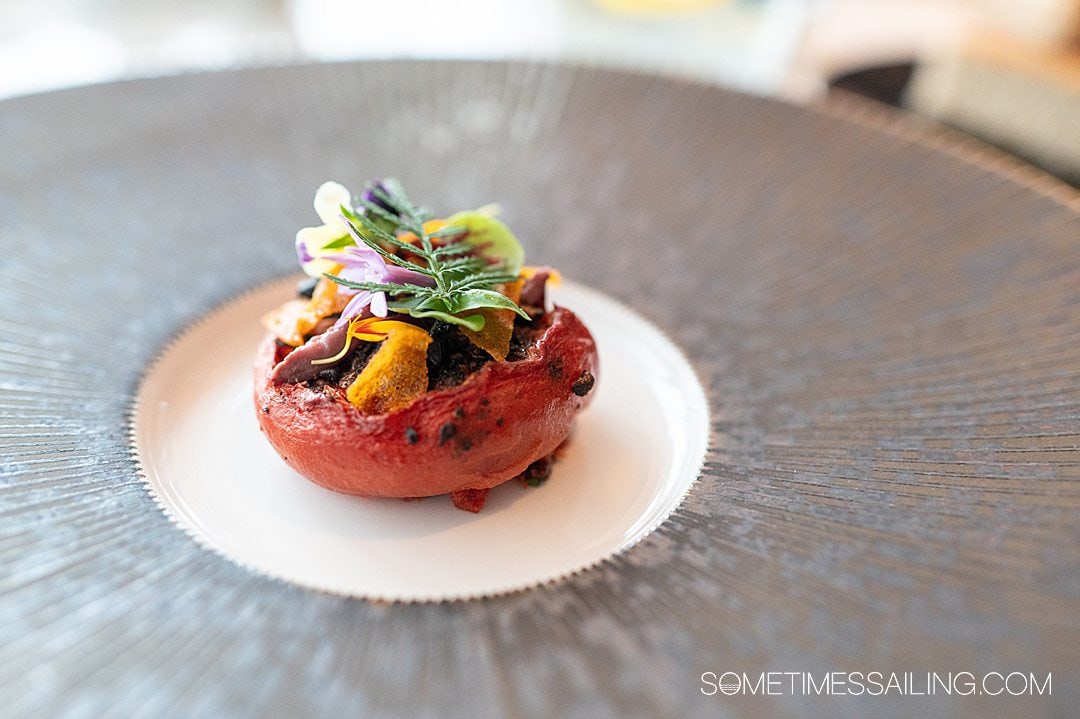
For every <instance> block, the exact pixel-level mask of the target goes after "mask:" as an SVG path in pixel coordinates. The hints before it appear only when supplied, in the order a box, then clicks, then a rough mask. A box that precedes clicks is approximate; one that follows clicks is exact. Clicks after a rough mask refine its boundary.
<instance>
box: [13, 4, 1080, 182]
mask: <svg viewBox="0 0 1080 719" xmlns="http://www.w3.org/2000/svg"><path fill="white" fill-rule="evenodd" d="M387 57H444V58H446V57H468V58H541V59H551V58H557V59H568V60H575V61H586V62H593V63H605V64H615V65H622V66H629V67H634V68H643V69H649V70H655V71H662V72H670V73H676V74H681V75H689V76H694V77H698V78H703V79H707V80H710V81H716V82H720V83H723V84H726V85H729V86H733V87H737V88H740V89H743V90H747V91H750V92H755V93H759V94H766V95H774V96H779V97H784V98H787V99H792V100H795V101H799V102H806V101H813V100H814V99H817V98H821V97H823V96H825V95H826V93H828V92H829V91H830V88H842V89H843V90H847V91H851V92H856V93H859V94H863V95H867V96H870V97H873V98H875V99H876V100H879V101H882V102H886V103H889V104H893V105H898V106H901V107H905V108H908V109H910V110H912V111H914V112H916V113H919V114H921V115H925V116H928V117H930V118H934V119H936V120H940V121H942V122H944V123H946V124H948V125H951V126H953V127H955V128H958V129H961V130H963V131H965V132H967V133H969V134H972V135H975V136H977V137H979V138H981V139H984V140H987V141H989V142H991V143H993V144H995V145H998V146H999V147H1002V148H1004V149H1006V150H1008V151H1010V152H1012V153H1014V154H1016V155H1019V156H1021V157H1023V158H1025V159H1027V160H1029V161H1031V162H1033V163H1034V164H1036V165H1039V166H1040V167H1042V168H1044V169H1046V170H1048V171H1049V172H1051V173H1053V174H1056V175H1057V176H1059V177H1061V178H1063V179H1065V180H1066V181H1068V182H1071V183H1073V184H1074V185H1076V184H1080V0H453V1H452V2H435V1H425V0H390V1H389V2H385V1H383V2H372V1H368V0H352V1H349V0H188V1H186V2H175V3H155V2H146V1H143V0H96V1H95V0H84V1H79V0H33V1H32V0H0V98H6V97H13V96H17V95H22V94H28V93H35V92H42V91H46V90H51V89H57V88H63V87H71V86H76V85H81V84H87V83H98V82H106V81H110V80H114V79H122V78H130V77H147V76H155V75H162V74H174V73H182V72H192V71H199V70H211V69H221V68H230V67H238V66H248V65H273V64H284V63H292V62H310V61H329V60H348V59H360V58H387ZM0 111H2V106H0Z"/></svg>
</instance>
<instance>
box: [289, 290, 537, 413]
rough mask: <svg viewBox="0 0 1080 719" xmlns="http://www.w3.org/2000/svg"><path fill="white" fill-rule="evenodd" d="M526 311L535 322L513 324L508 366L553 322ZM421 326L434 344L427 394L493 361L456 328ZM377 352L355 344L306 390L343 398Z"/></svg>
mask: <svg viewBox="0 0 1080 719" xmlns="http://www.w3.org/2000/svg"><path fill="white" fill-rule="evenodd" d="M524 309H525V310H526V312H528V313H529V315H530V316H532V318H533V321H532V322H527V321H526V320H525V319H523V318H521V317H518V318H517V319H516V320H515V321H514V332H513V334H512V335H511V336H510V351H509V353H508V354H507V357H506V360H507V361H508V362H519V361H521V360H523V359H525V358H526V357H527V356H528V350H529V348H530V347H532V346H533V345H534V344H536V342H537V340H539V339H540V337H541V336H543V334H544V332H546V331H547V329H548V327H549V326H550V318H549V317H548V315H546V314H545V313H544V311H543V309H542V308H539V307H531V306H527V307H525V308H524ZM421 324H422V326H424V327H425V328H427V330H428V332H429V333H430V334H431V344H430V345H428V351H427V369H428V387H427V389H428V392H431V391H434V390H442V389H449V388H451V387H456V386H458V385H459V384H461V383H463V382H464V381H465V380H466V379H467V378H468V377H469V375H471V374H473V373H474V372H476V371H477V370H479V369H480V368H481V367H483V366H484V365H486V364H487V363H488V362H493V361H494V360H493V359H492V357H491V355H489V354H488V353H487V352H485V351H484V350H482V349H480V348H479V347H477V346H476V345H475V344H473V343H472V341H471V340H469V338H468V337H466V336H465V334H464V333H463V332H462V331H461V328H460V327H458V326H457V325H452V324H450V323H448V322H443V321H441V320H434V321H432V320H422V321H421ZM378 349H379V344H378V343H377V342H362V341H354V342H353V343H352V348H351V349H350V350H349V354H347V355H346V356H345V357H344V358H343V359H342V360H341V361H339V362H337V363H335V364H333V365H331V366H328V367H327V368H326V369H324V370H321V371H320V372H319V374H318V375H317V376H316V377H315V378H313V379H310V380H308V381H307V383H306V384H307V386H308V387H310V388H312V389H316V390H320V391H324V392H327V393H331V394H338V395H341V396H342V397H343V396H344V393H345V390H346V389H348V387H349V385H350V384H352V383H353V381H354V380H355V379H356V377H357V375H359V374H360V372H362V371H363V369H364V367H366V366H367V363H368V362H369V361H370V360H371V357H372V356H373V355H374V354H375V352H376V351H377V350H378Z"/></svg>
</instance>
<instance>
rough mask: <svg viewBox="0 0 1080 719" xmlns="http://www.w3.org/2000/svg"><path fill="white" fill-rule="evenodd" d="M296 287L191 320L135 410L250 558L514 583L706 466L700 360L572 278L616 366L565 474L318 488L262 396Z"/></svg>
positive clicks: (156, 446) (320, 581) (565, 300)
mask: <svg viewBox="0 0 1080 719" xmlns="http://www.w3.org/2000/svg"><path fill="white" fill-rule="evenodd" d="M294 287H295V280H293V279H288V280H282V281H280V282H275V283H273V284H271V285H268V286H265V287H263V288H261V289H259V290H257V291H255V292H252V293H250V294H247V295H245V296H243V297H241V298H239V299H237V300H235V301H233V302H232V303H230V304H228V305H226V306H225V307H223V308H221V309H219V310H217V311H216V312H214V313H212V314H211V315H210V316H209V317H207V318H206V319H204V320H203V321H202V322H200V323H198V324H197V325H196V326H195V327H193V328H192V329H191V330H189V331H188V332H187V333H185V334H184V335H183V336H182V337H181V338H180V339H179V340H178V341H177V342H176V343H175V344H173V345H172V346H171V347H170V348H169V349H168V350H167V351H166V352H165V354H164V355H163V356H162V357H161V358H160V359H159V360H158V361H157V362H156V363H155V364H154V366H153V367H152V369H151V370H150V372H149V373H148V375H147V376H146V378H145V379H144V381H143V384H142V387H141V388H140V391H139V393H138V397H137V399H136V404H135V410H134V412H133V418H132V441H133V444H134V449H135V451H136V454H137V456H138V459H139V461H140V463H141V466H142V471H143V474H144V476H145V478H146V481H147V482H148V483H149V485H150V487H151V489H152V490H153V493H154V494H155V495H156V497H157V498H158V500H159V501H160V503H161V504H162V506H163V507H164V509H165V511H166V513H167V514H168V515H169V516H170V517H172V518H173V519H174V520H175V521H176V522H178V523H179V524H180V525H181V526H182V527H183V528H184V529H185V530H187V531H188V532H189V533H190V534H191V535H192V537H194V538H195V540H196V541H198V542H200V543H201V544H203V545H205V546H208V547H210V548H212V549H215V550H217V551H219V552H221V553H222V554H223V555H225V556H226V557H228V558H230V559H232V560H235V561H236V562H238V563H240V564H242V565H244V566H247V567H249V568H251V569H254V570H256V571H259V572H263V573H265V574H269V575H271V576H274V577H278V578H280V579H284V580H287V581H290V582H295V583H296V584H299V585H302V586H305V587H310V588H313V589H319V590H324V591H329V592H334V593H339V594H347V595H352V596H357V597H365V598H370V599H382V600H401V601H438V600H451V599H466V598H474V597H482V596H489V595H495V594H502V593H506V592H512V591H515V590H520V589H525V588H528V587H532V586H535V585H538V584H541V583H544V582H549V581H553V580H557V579H559V578H562V577H566V576H569V575H570V574H573V573H574V572H576V571H579V570H582V569H585V568H587V567H590V566H592V565H594V564H596V563H598V562H600V561H602V560H604V559H606V558H608V557H611V556H612V555H614V554H615V553H617V552H619V551H621V550H623V549H626V548H627V547H629V546H631V545H633V544H634V543H635V542H637V541H638V540H640V539H641V538H642V537H644V536H645V535H647V534H648V533H649V532H651V531H652V530H653V529H654V528H656V526H658V525H659V524H660V522H662V521H663V520H664V518H665V517H667V516H668V514H670V513H671V511H672V510H673V509H675V507H676V506H677V505H678V504H679V502H680V500H681V499H682V497H683V496H684V495H685V493H686V491H687V490H688V489H689V487H690V485H691V484H692V483H693V482H694V480H695V478H696V477H697V474H698V471H699V470H700V468H701V462H702V460H703V458H704V455H705V449H706V444H707V437H708V427H709V419H708V417H709V415H708V406H707V402H706V399H705V394H704V392H703V391H702V388H701V385H700V384H699V383H698V380H697V378H696V377H695V375H694V372H693V370H692V369H691V367H690V366H689V364H688V363H687V361H686V359H685V358H684V357H683V355H682V353H681V352H679V350H677V349H676V348H675V347H674V346H673V345H672V344H671V342H670V341H668V340H667V338H666V337H664V335H663V334H662V333H661V332H660V331H658V330H657V329H656V328H655V327H654V326H652V325H651V324H649V323H648V322H647V321H645V320H644V319H642V318H641V317H640V316H638V315H637V314H635V313H634V312H632V311H631V310H629V309H628V308H626V307H625V306H623V305H621V304H619V303H617V302H615V301H613V300H611V299H609V298H606V297H604V296H602V295H600V294H598V293H596V292H594V291H591V290H587V289H585V288H583V287H581V286H579V285H575V284H572V283H569V282H567V283H564V284H563V285H562V286H560V287H558V288H555V289H554V290H553V292H552V293H550V294H551V295H552V299H553V300H554V301H555V302H557V303H558V304H561V305H565V306H567V307H570V308H571V309H573V310H574V311H575V312H576V313H578V315H579V316H580V317H581V318H582V320H583V321H584V322H585V323H586V325H587V326H588V327H589V330H590V331H591V332H592V333H593V336H594V337H595V338H596V342H597V345H598V349H599V355H600V377H599V382H598V384H597V390H596V392H597V394H596V397H595V398H594V401H593V403H592V404H591V405H590V407H589V408H588V409H587V410H586V411H585V412H584V413H583V414H582V415H581V416H580V417H579V418H578V421H577V425H576V428H575V431H574V434H573V437H572V439H571V441H570V443H569V445H568V447H567V449H566V451H565V453H564V454H563V455H562V456H561V458H560V460H559V461H558V462H557V463H556V464H555V468H554V471H553V473H552V475H551V478H550V479H549V480H548V481H547V482H545V483H544V484H543V485H542V486H540V487H538V488H527V487H524V486H522V485H521V484H520V483H518V482H507V483H506V484H503V485H502V486H499V487H497V488H495V489H494V490H492V492H491V493H490V494H489V495H488V499H487V504H486V505H485V506H484V509H483V510H482V511H481V512H480V513H479V514H471V513H469V512H464V511H461V510H458V509H456V508H454V506H453V505H452V504H451V502H450V500H449V498H448V497H429V498H426V499H423V500H418V501H402V500H397V499H368V498H361V497H353V496H349V495H344V494H338V493H336V492H332V491H329V490H326V489H323V488H321V487H318V486H316V485H314V484H312V483H311V482H309V481H307V480H306V479H304V478H303V477H302V476H300V475H299V474H297V473H296V472H295V471H293V470H292V469H291V468H290V467H288V466H287V465H286V464H285V463H284V462H283V461H282V460H281V459H280V458H279V457H278V455H277V453H276V452H275V451H274V450H273V449H272V448H271V447H270V445H269V443H268V442H267V441H266V439H265V438H264V437H263V436H262V434H261V432H260V430H259V427H258V424H257V422H256V419H255V414H254V407H253V400H252V383H251V360H252V357H253V354H254V352H255V348H256V345H257V344H258V342H259V340H260V339H261V337H262V335H263V329H262V327H261V326H260V324H259V318H260V317H261V316H262V314H263V313H265V312H266V311H267V310H269V309H271V308H272V307H275V306H277V305H278V304H280V303H281V302H283V301H284V300H286V299H288V298H289V297H290V296H291V295H292V293H293V291H294Z"/></svg>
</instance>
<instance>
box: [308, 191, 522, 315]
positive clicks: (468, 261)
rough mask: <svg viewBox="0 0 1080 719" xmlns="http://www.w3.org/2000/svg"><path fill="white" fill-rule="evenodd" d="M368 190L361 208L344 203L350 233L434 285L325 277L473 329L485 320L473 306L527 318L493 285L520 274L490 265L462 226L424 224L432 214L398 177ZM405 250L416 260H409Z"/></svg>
mask: <svg viewBox="0 0 1080 719" xmlns="http://www.w3.org/2000/svg"><path fill="white" fill-rule="evenodd" d="M366 189H367V192H365V193H364V195H363V197H362V198H361V200H360V205H361V206H362V207H363V212H357V211H355V210H353V209H352V208H348V207H343V208H342V215H343V217H344V218H345V221H346V224H347V225H348V226H349V229H350V231H351V234H352V236H353V237H354V238H356V239H357V240H359V241H360V242H363V243H364V244H365V245H367V246H368V247H370V248H371V249H373V250H375V251H376V252H378V253H379V255H380V256H381V257H382V258H383V259H384V260H386V261H387V262H389V263H391V264H394V265H397V266H398V267H403V268H405V269H408V270H412V271H413V272H416V273H418V274H421V275H424V276H425V277H430V278H431V279H432V281H433V283H434V286H432V287H423V286H420V285H413V284H391V283H378V282H352V281H349V280H345V279H342V278H340V277H337V276H335V275H331V274H327V275H326V277H328V278H330V279H331V280H333V281H334V282H336V283H338V284H339V285H342V286H343V287H348V288H350V289H354V290H367V291H369V292H385V293H386V294H387V295H388V296H389V297H392V298H395V300H396V302H395V303H393V304H392V305H391V306H390V309H391V310H394V311H396V312H402V313H406V314H411V315H413V316H415V317H433V316H434V317H439V318H440V319H444V320H446V321H449V322H454V323H456V324H460V325H463V326H465V327H468V328H470V329H474V330H478V329H481V328H482V327H483V325H484V317H483V316H482V315H479V314H477V313H476V312H475V311H476V310H480V309H485V308H493V309H508V310H512V311H514V312H516V313H517V314H518V315H520V316H521V317H524V318H525V319H531V318H530V317H529V315H528V314H526V313H525V311H524V310H522V309H521V308H520V307H519V306H518V305H517V304H516V303H515V302H513V301H512V300H510V299H509V298H508V297H506V296H505V295H502V294H500V293H499V292H496V291H495V290H494V288H495V286H496V285H499V284H503V283H507V282H513V281H515V280H516V279H518V276H517V274H516V272H513V271H508V270H509V269H510V268H509V267H508V266H507V265H506V263H505V262H499V263H497V264H492V263H491V262H490V260H489V258H487V257H483V256H479V255H478V252H477V247H476V246H475V245H473V244H470V243H469V242H468V240H467V236H468V232H467V230H466V229H465V228H463V227H456V226H447V227H443V228H440V229H438V230H435V231H433V232H428V231H427V230H426V229H425V228H424V223H425V222H426V221H427V220H428V219H429V218H430V216H431V213H430V212H428V211H427V210H425V209H423V208H420V207H417V206H416V205H415V204H413V202H412V200H410V199H409V197H408V195H406V194H405V191H404V190H403V189H402V187H401V185H400V183H398V182H397V180H394V179H386V180H383V181H382V182H374V183H368V185H367V188H366ZM402 234H412V235H413V236H415V237H416V238H417V240H416V242H409V241H406V240H403V239H401V236H400V235H402ZM436 242H437V244H436ZM514 244H515V245H516V241H514ZM392 250H397V251H398V252H394V251H392ZM518 251H519V252H520V246H518ZM399 252H400V253H401V254H399ZM405 253H408V255H410V256H414V257H417V258H419V260H420V261H418V262H414V261H412V260H410V259H407V258H406V257H405V256H404V254H405ZM468 313H471V314H468Z"/></svg>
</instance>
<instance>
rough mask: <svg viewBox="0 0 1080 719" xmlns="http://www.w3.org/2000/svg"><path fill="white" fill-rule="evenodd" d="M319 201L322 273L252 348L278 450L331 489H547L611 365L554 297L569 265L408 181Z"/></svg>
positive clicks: (314, 255) (470, 496)
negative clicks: (432, 204)
mask: <svg viewBox="0 0 1080 719" xmlns="http://www.w3.org/2000/svg"><path fill="white" fill-rule="evenodd" d="M315 209H316V211H317V212H318V214H319V215H320V218H321V219H322V220H323V222H324V224H323V225H322V226H321V227H312V228H305V229H303V230H301V231H300V232H299V233H298V234H297V238H296V249H297V254H298V257H299V259H300V262H301V265H302V266H303V268H304V270H305V272H306V273H307V274H308V275H309V277H310V278H309V279H308V280H307V281H305V282H303V283H301V284H300V285H299V286H298V296H297V297H296V298H294V299H293V300H290V301H289V302H287V303H285V304H284V305H282V306H281V307H279V308H277V309H275V310H273V311H271V312H270V313H268V314H267V315H266V317H264V320H263V322H264V325H265V326H266V327H267V329H268V334H267V336H266V338H265V339H264V341H263V342H262V344H261V346H260V347H259V349H258V351H257V355H256V359H255V366H254V386H255V408H256V415H257V416H258V419H259V424H260V427H261V428H262V430H263V432H264V433H265V435H266V437H267V439H268V440H269V441H270V443H271V445H272V446H273V447H274V448H275V449H276V450H277V452H278V453H279V454H280V455H281V457H282V458H283V459H284V460H285V461H286V462H287V463H288V464H289V465H290V466H291V467H293V468H294V469H295V470H296V471H297V472H299V473H300V474H302V475H303V476H305V477H307V478H308V479H309V480H311V481H313V482H315V483H317V484H319V485H322V486H324V487H326V488H328V489H332V490H335V491H338V492H345V493H349V494H356V495H363V496H371V497H402V498H412V497H426V496H432V495H440V494H449V495H450V496H451V498H452V499H453V501H454V503H455V505H457V506H459V507H461V508H463V509H468V510H471V511H478V510H479V509H480V508H481V507H482V506H483V501H484V497H485V495H486V492H487V490H488V489H490V488H491V487H494V486H496V485H498V484H501V483H503V482H506V481H507V480H510V479H513V478H515V477H518V478H521V479H523V480H524V481H525V482H526V483H528V484H530V485H536V484H539V483H540V482H542V481H543V479H545V478H546V477H547V474H548V473H549V472H550V468H551V462H552V461H553V457H554V453H555V451H556V449H558V448H559V447H560V445H562V444H563V443H564V442H565V441H566V440H567V437H568V436H569V434H570V431H571V428H572V426H573V423H574V420H575V418H576V416H577V415H578V413H579V412H580V411H581V410H582V409H584V408H585V407H586V406H587V404H588V403H589V401H590V400H591V399H592V396H593V389H594V386H595V383H596V379H597V375H598V367H597V354H596V345H595V343H594V341H593V338H592V336H591V335H590V334H589V331H588V330H587V329H586V328H585V326H584V324H582V322H581V321H580V319H578V317H577V316H576V315H574V313H573V312H572V311H570V310H569V309H566V308H562V307H555V308H551V309H549V308H548V307H547V304H548V303H547V300H546V297H545V290H546V285H547V283H548V282H549V281H553V278H554V279H557V273H554V272H553V271H551V270H549V269H546V268H529V267H525V266H523V264H522V263H523V259H524V256H523V254H524V253H523V252H522V250H521V246H520V244H519V243H518V241H517V239H516V238H515V237H514V235H513V234H512V233H511V232H510V231H509V230H508V229H507V228H506V226H505V225H503V224H502V223H501V222H499V221H498V220H497V219H495V218H494V217H492V216H490V215H489V214H487V213H484V212H481V211H477V212H465V213H458V214H456V215H452V216H451V217H449V218H447V219H445V220H433V219H430V218H429V217H428V216H427V214H426V213H425V212H424V211H422V210H420V209H418V208H417V207H416V206H415V205H413V204H412V202H411V201H410V200H409V198H408V197H407V196H406V195H405V193H404V192H403V191H402V189H401V187H400V185H398V184H397V183H396V182H394V181H393V180H383V181H379V182H374V183H369V185H368V186H367V188H366V190H365V192H364V193H363V194H362V195H361V196H360V197H359V198H357V200H356V201H355V202H354V200H353V197H352V196H351V195H350V193H348V191H347V190H345V189H344V188H343V187H341V186H340V185H337V184H336V183H326V184H324V185H323V186H322V187H321V188H320V189H319V192H318V193H317V194H316V200H315Z"/></svg>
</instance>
